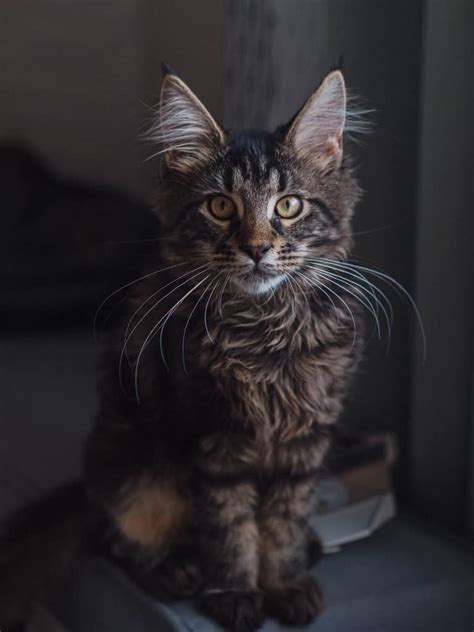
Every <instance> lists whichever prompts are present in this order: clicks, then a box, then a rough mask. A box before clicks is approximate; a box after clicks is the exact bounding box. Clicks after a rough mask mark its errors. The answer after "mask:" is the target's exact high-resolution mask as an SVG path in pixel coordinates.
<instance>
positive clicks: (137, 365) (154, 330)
mask: <svg viewBox="0 0 474 632" xmlns="http://www.w3.org/2000/svg"><path fill="white" fill-rule="evenodd" d="M201 274H202V273H201ZM208 278H209V276H207V277H204V279H201V281H199V282H198V283H197V284H196V285H194V286H193V287H192V288H191V289H190V290H189V291H188V292H186V294H185V295H184V296H183V297H182V298H180V299H179V300H178V301H177V302H176V303H175V304H174V305H173V307H171V308H170V309H169V310H168V312H167V313H166V314H165V315H164V316H163V317H162V318H160V320H159V321H158V322H157V323H156V324H155V325H154V326H153V327H152V329H151V331H150V332H149V334H148V335H147V337H146V338H145V341H144V342H143V344H142V346H141V349H140V353H139V354H138V357H137V360H136V363H135V397H136V400H137V404H138V405H140V393H139V388H138V377H139V368H140V361H141V358H142V355H143V353H144V351H145V349H146V348H147V346H148V344H149V343H150V342H151V341H152V340H153V338H154V337H155V335H156V334H157V333H158V330H159V328H160V325H161V323H163V325H161V327H162V328H163V327H164V326H165V325H166V323H167V322H168V319H169V318H170V316H172V315H173V314H174V312H175V311H176V309H177V308H178V307H179V306H180V305H181V304H182V303H183V301H185V300H186V298H187V297H188V296H189V295H190V294H192V293H193V292H194V290H195V289H197V288H198V287H199V286H200V285H201V284H202V283H204V281H205V280H206V279H208ZM161 342H162V340H160V343H161ZM160 351H161V352H162V351H163V350H162V345H160ZM162 359H163V362H164V364H165V367H166V369H167V370H169V367H168V365H167V363H166V360H165V358H164V354H163V353H162Z"/></svg>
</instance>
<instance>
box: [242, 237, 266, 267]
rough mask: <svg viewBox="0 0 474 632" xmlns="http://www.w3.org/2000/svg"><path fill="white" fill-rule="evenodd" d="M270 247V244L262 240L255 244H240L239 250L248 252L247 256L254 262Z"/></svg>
mask: <svg viewBox="0 0 474 632" xmlns="http://www.w3.org/2000/svg"><path fill="white" fill-rule="evenodd" d="M271 247H272V245H271V244H269V243H268V242H267V241H264V242H262V243H261V244H256V245H252V246H251V245H244V246H241V247H240V248H241V250H243V251H244V252H245V253H246V254H248V256H249V257H250V258H251V259H253V260H254V261H255V263H258V262H259V261H260V260H261V258H262V257H263V255H264V254H265V253H266V252H267V251H268V250H270V248H271Z"/></svg>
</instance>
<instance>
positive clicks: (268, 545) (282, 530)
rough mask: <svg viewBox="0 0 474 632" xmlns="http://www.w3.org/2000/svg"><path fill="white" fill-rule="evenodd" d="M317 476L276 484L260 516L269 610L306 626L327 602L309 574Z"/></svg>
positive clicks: (261, 575)
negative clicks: (309, 520)
mask: <svg viewBox="0 0 474 632" xmlns="http://www.w3.org/2000/svg"><path fill="white" fill-rule="evenodd" d="M313 487H314V480H313V478H308V479H306V480H296V481H295V480H292V479H291V477H288V478H287V479H286V480H285V479H281V480H278V481H277V482H275V483H273V484H272V485H271V486H270V487H269V488H268V489H267V491H266V494H265V498H264V501H263V504H262V508H261V511H260V513H259V522H258V524H259V530H260V573H259V585H260V587H261V589H262V591H263V592H264V601H265V610H266V611H267V613H268V614H269V615H271V616H274V617H276V618H277V619H279V620H280V621H282V622H283V623H285V624H287V625H306V624H308V623H310V622H311V621H312V620H313V619H315V618H316V617H317V615H318V614H319V612H320V611H321V609H322V605H323V599H322V593H321V590H320V588H319V586H318V584H317V582H316V581H315V580H314V579H313V578H312V577H311V576H310V575H309V574H308V570H307V569H308V566H309V565H310V559H309V553H308V544H309V542H308V525H307V522H306V517H307V513H308V508H309V505H310V499H311V495H312V491H313Z"/></svg>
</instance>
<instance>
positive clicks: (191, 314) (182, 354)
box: [181, 279, 214, 374]
mask: <svg viewBox="0 0 474 632" xmlns="http://www.w3.org/2000/svg"><path fill="white" fill-rule="evenodd" d="M213 283H214V279H211V281H210V282H209V283H208V284H207V285H206V287H205V289H204V290H203V292H202V293H201V296H200V297H199V298H198V300H197V301H196V303H195V305H194V307H193V309H192V310H191V313H190V314H189V316H188V318H187V320H186V324H185V325H184V329H183V339H182V342H181V358H182V360H183V370H184V372H185V373H186V374H187V373H188V370H187V368H186V360H185V345H186V333H187V331H188V327H189V323H190V322H191V318H192V317H193V314H194V312H195V311H196V309H197V307H198V305H199V303H200V302H201V301H202V299H203V297H204V295H205V294H206V292H207V290H208V289H209V288H210V287H211V285H212V284H213Z"/></svg>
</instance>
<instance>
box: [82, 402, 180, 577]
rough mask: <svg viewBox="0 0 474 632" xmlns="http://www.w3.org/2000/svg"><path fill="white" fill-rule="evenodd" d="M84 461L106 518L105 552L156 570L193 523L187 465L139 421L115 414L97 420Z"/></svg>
mask: <svg viewBox="0 0 474 632" xmlns="http://www.w3.org/2000/svg"><path fill="white" fill-rule="evenodd" d="M84 457H85V458H84V476H85V485H86V489H87V493H88V496H89V498H90V500H91V502H92V504H93V506H95V507H96V508H97V511H98V512H100V513H101V514H102V515H103V516H104V527H105V528H104V532H105V537H104V538H103V540H104V544H105V548H106V549H108V550H110V551H111V553H112V555H113V556H114V557H116V558H117V559H118V560H119V561H121V563H123V565H124V566H125V567H126V568H127V570H129V571H130V572H132V571H134V570H136V571H137V573H138V574H140V573H141V571H142V570H143V569H146V570H147V571H148V570H150V569H154V568H155V567H156V566H157V565H158V564H159V563H160V562H162V561H163V560H164V559H165V558H166V557H167V556H168V554H169V552H170V551H171V549H172V547H173V546H174V544H175V543H176V542H177V541H179V539H180V538H181V534H182V533H183V532H184V530H185V529H186V526H187V524H188V521H189V514H190V506H189V501H188V497H187V495H186V476H187V474H186V470H185V469H184V466H183V465H180V466H177V465H175V464H174V463H173V462H172V459H171V458H170V454H169V449H168V446H165V445H163V444H160V442H159V441H158V440H157V439H156V437H153V436H152V435H150V434H149V433H148V432H147V431H146V428H144V427H143V426H142V425H140V424H139V423H137V421H136V419H134V418H133V417H130V418H129V417H128V416H125V415H123V414H122V413H121V412H120V411H116V410H114V411H111V410H108V411H107V413H106V414H103V415H102V416H99V417H98V419H97V422H96V425H95V428H94V429H93V431H92V432H91V434H90V436H89V437H88V440H87V442H86V446H85V455H84ZM133 574H135V573H133Z"/></svg>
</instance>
